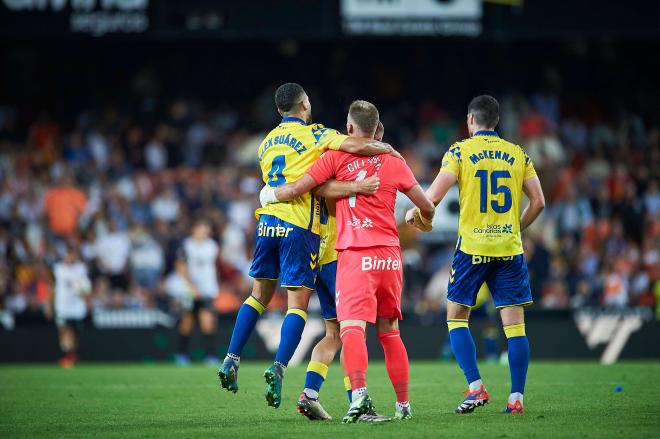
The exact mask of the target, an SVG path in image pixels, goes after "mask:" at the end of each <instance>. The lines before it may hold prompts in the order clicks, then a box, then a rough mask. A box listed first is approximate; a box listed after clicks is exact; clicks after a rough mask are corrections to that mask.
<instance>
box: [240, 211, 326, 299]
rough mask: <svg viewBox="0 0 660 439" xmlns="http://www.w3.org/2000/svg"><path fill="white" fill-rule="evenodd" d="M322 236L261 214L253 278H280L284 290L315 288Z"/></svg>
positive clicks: (251, 269) (253, 262) (253, 263)
mask: <svg viewBox="0 0 660 439" xmlns="http://www.w3.org/2000/svg"><path fill="white" fill-rule="evenodd" d="M319 244H320V243H319V235H316V234H314V233H312V232H311V231H310V230H307V229H303V228H301V227H298V226H294V225H293V224H290V223H288V222H286V221H283V220H281V219H279V218H277V217H274V216H271V215H261V217H260V218H259V223H258V224H257V231H256V245H255V249H254V258H253V259H252V266H251V267H250V276H251V277H253V278H255V279H273V280H275V279H279V280H280V285H281V286H283V287H285V288H287V287H288V288H300V287H305V288H309V289H310V290H313V289H314V278H315V277H316V271H317V265H318V261H319Z"/></svg>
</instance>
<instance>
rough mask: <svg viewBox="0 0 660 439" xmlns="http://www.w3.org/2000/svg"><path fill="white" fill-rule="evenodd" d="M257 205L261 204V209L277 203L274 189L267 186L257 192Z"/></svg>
mask: <svg viewBox="0 0 660 439" xmlns="http://www.w3.org/2000/svg"><path fill="white" fill-rule="evenodd" d="M259 203H260V204H261V207H266V205H268V204H271V203H277V197H276V196H275V189H273V188H272V187H270V186H268V185H266V186H264V187H263V188H261V191H260V192H259Z"/></svg>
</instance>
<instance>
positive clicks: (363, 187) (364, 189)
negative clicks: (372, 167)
mask: <svg viewBox="0 0 660 439" xmlns="http://www.w3.org/2000/svg"><path fill="white" fill-rule="evenodd" d="M355 184H356V188H355V192H356V193H358V194H364V195H372V194H375V193H376V191H377V190H378V188H379V187H380V178H378V176H377V175H375V174H374V175H372V176H371V177H367V178H365V179H364V180H362V181H356V182H355Z"/></svg>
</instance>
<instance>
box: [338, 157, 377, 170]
mask: <svg viewBox="0 0 660 439" xmlns="http://www.w3.org/2000/svg"><path fill="white" fill-rule="evenodd" d="M367 163H371V164H373V165H375V166H376V169H378V168H380V165H381V162H380V157H378V156H373V157H369V158H368V159H367V158H364V159H357V160H353V161H352V162H351V163H349V164H347V165H346V169H347V170H348V172H355V171H357V170H358V169H360V168H364V167H365V166H366V165H367Z"/></svg>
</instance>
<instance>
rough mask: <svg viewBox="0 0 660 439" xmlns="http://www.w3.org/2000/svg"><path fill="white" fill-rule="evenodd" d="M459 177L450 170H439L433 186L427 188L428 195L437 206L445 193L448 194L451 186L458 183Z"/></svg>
mask: <svg viewBox="0 0 660 439" xmlns="http://www.w3.org/2000/svg"><path fill="white" fill-rule="evenodd" d="M457 179H458V177H457V176H456V174H452V173H451V172H449V171H440V172H438V175H437V176H436V177H435V180H433V183H431V186H429V188H428V189H427V190H426V196H427V197H428V198H429V200H431V202H433V204H435V205H436V206H437V205H438V204H440V202H441V201H442V199H443V198H444V197H445V195H447V191H448V190H449V188H450V187H452V186H453V185H454V183H456V180H457Z"/></svg>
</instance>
